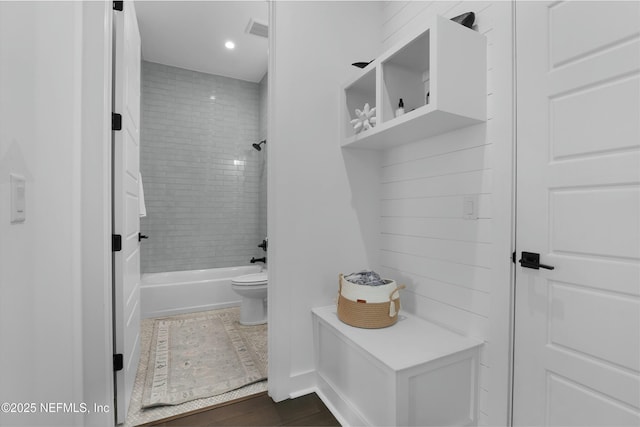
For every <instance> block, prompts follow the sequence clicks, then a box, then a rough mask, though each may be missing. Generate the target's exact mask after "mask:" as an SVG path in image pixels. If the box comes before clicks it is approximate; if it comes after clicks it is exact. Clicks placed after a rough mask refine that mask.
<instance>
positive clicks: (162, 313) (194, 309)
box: [142, 301, 240, 319]
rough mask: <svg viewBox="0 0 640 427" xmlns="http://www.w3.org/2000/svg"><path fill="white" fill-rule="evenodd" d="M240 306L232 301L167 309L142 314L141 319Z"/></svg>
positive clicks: (238, 302)
mask: <svg viewBox="0 0 640 427" xmlns="http://www.w3.org/2000/svg"><path fill="white" fill-rule="evenodd" d="M239 305H240V301H232V302H225V303H218V304H205V305H194V306H191V307H180V308H176V309H168V310H156V311H149V312H144V313H142V318H144V319H149V318H152V317H166V316H175V315H177V314H185V313H195V312H198V311H209V310H218V309H221V308H229V307H237V306H239Z"/></svg>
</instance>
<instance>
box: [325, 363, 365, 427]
mask: <svg viewBox="0 0 640 427" xmlns="http://www.w3.org/2000/svg"><path fill="white" fill-rule="evenodd" d="M317 384H318V386H317V388H316V390H315V392H316V393H317V394H318V396H319V397H320V399H321V400H322V402H324V404H325V406H326V407H327V408H328V409H329V411H331V413H332V414H333V416H334V417H336V419H337V420H338V422H339V423H340V425H343V426H369V425H371V424H370V423H369V422H367V419H366V418H365V417H364V415H363V414H361V413H360V411H358V410H357V409H355V408H354V407H353V405H351V403H350V402H349V400H347V399H346V398H345V397H344V396H342V395H341V394H340V392H338V391H337V390H336V389H335V388H334V387H332V386H331V384H330V383H329V382H328V381H326V380H325V379H324V378H323V377H322V375H320V374H318V375H317Z"/></svg>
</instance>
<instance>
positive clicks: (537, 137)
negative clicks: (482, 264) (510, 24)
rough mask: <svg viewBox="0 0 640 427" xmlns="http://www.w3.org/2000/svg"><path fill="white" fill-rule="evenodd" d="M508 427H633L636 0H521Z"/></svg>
mask: <svg viewBox="0 0 640 427" xmlns="http://www.w3.org/2000/svg"><path fill="white" fill-rule="evenodd" d="M515 7H516V38H517V42H516V43H517V44H516V55H517V214H516V218H517V230H516V232H517V234H516V245H517V252H516V256H517V258H516V259H517V260H519V259H520V258H521V257H522V255H521V252H522V251H527V252H532V253H539V254H540V263H542V264H546V265H549V266H553V267H555V268H554V269H553V270H549V269H544V268H541V269H538V270H536V269H532V268H525V267H522V266H521V265H519V264H517V265H516V291H515V292H516V296H515V338H514V343H515V359H514V396H513V399H514V401H513V404H514V406H513V422H514V425H537V426H538V425H574V426H575V425H580V426H588V425H601V426H605V425H606V426H613V425H626V426H632V425H635V426H638V425H640V378H639V372H640V187H639V185H640V150H639V149H640V74H639V73H640V38H639V35H640V2H637V1H625V2H612V1H586V2H578V1H568V2H516V6H515Z"/></svg>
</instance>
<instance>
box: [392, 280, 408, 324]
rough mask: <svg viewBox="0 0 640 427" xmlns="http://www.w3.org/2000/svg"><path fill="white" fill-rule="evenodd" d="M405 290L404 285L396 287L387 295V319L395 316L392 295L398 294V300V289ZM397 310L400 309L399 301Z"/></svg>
mask: <svg viewBox="0 0 640 427" xmlns="http://www.w3.org/2000/svg"><path fill="white" fill-rule="evenodd" d="M404 288H406V286H405V285H398V286H396V288H395V289H394V290H393V291H391V293H390V294H389V317H394V316H395V315H396V304H395V303H394V302H393V294H395V293H396V292H398V298H399V297H400V292H399V291H400V289H404ZM398 308H400V300H398Z"/></svg>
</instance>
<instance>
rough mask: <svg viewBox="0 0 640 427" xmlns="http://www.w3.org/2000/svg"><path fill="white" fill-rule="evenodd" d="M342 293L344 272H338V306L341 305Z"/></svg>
mask: <svg viewBox="0 0 640 427" xmlns="http://www.w3.org/2000/svg"><path fill="white" fill-rule="evenodd" d="M340 295H342V273H340V274H338V298H337V299H336V306H337V305H340Z"/></svg>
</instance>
